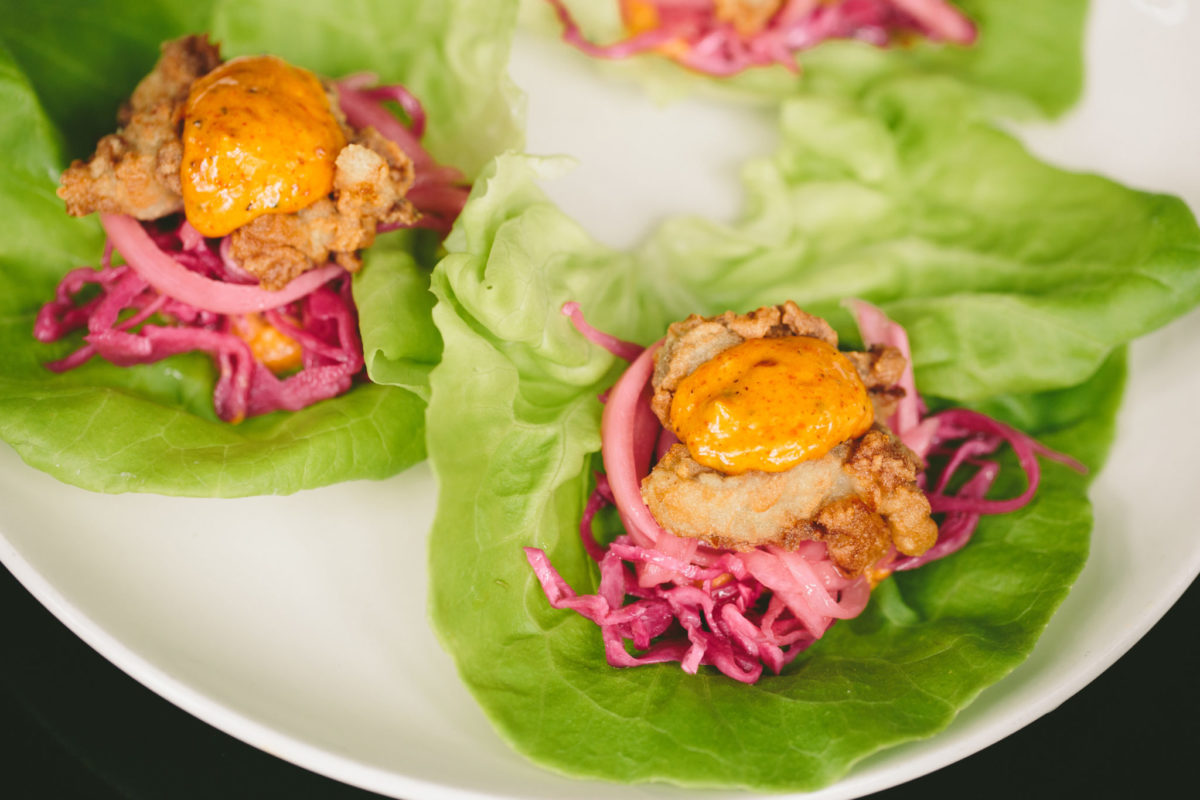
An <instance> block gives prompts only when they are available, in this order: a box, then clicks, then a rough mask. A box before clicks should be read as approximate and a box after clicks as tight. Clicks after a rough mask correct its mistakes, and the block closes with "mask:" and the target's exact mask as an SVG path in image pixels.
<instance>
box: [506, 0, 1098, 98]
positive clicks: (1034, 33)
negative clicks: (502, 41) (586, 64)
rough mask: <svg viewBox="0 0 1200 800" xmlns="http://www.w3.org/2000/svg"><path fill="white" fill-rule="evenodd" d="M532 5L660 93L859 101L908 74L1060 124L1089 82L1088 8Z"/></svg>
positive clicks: (995, 3)
mask: <svg viewBox="0 0 1200 800" xmlns="http://www.w3.org/2000/svg"><path fill="white" fill-rule="evenodd" d="M524 2H525V6H524V8H523V17H524V19H525V20H526V21H527V24H529V25H530V26H532V27H536V28H537V29H538V30H539V31H541V32H543V33H544V34H545V35H548V36H559V37H561V38H562V39H563V40H564V41H565V42H566V43H567V44H568V45H571V46H573V47H575V48H577V49H579V50H582V51H583V52H584V53H586V54H588V56H589V57H594V58H598V59H602V60H603V61H604V63H605V64H606V65H607V66H608V68H609V69H610V70H611V71H612V72H613V73H614V74H617V75H621V76H623V77H625V78H628V79H631V80H637V81H641V82H644V83H645V84H647V86H648V88H649V89H650V90H651V91H653V92H654V93H655V94H656V95H658V96H661V97H664V98H673V97H677V96H679V95H683V94H687V93H690V92H694V91H697V90H701V91H712V90H715V91H717V92H719V93H721V94H726V95H732V96H735V97H738V98H752V99H758V100H766V101H777V100H780V99H782V98H785V97H788V96H789V95H792V94H794V93H795V92H796V91H797V90H800V89H803V88H805V87H808V88H817V89H822V90H825V89H830V88H837V89H838V90H840V91H843V92H846V93H856V92H861V91H863V90H865V89H866V88H867V87H868V85H869V84H871V83H874V82H876V81H879V80H889V79H890V78H892V77H894V76H895V75H896V73H897V72H901V71H903V72H911V73H921V74H928V75H941V76H951V77H953V78H954V79H955V80H958V81H964V82H966V83H969V84H971V85H972V86H974V87H975V88H976V89H978V90H979V94H978V98H977V99H978V101H979V102H981V103H986V104H988V105H990V106H991V107H992V108H993V111H994V113H1003V114H1005V115H1008V116H1016V117H1031V116H1043V115H1049V116H1056V115H1058V114H1060V113H1062V112H1063V111H1065V110H1066V109H1067V108H1068V107H1069V106H1070V105H1071V104H1072V103H1073V102H1074V101H1075V98H1076V97H1077V96H1078V94H1079V88H1080V84H1081V82H1082V76H1083V62H1082V58H1081V55H1082V47H1083V20H1084V17H1085V14H1086V10H1087V2H1086V0H1066V1H1065V2H1059V3H1052V4H1046V3H1040V2H1038V0H952V1H949V2H944V1H943V0H936V1H935V2H925V0H915V1H914V0H903V2H894V0H844V2H833V3H827V2H821V3H811V2H806V1H805V0H786V2H777V1H776V0H601V1H600V2H591V1H590V0H524ZM614 59H618V60H616V61H614Z"/></svg>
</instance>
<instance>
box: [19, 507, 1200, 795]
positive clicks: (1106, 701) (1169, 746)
mask: <svg viewBox="0 0 1200 800" xmlns="http://www.w3.org/2000/svg"><path fill="white" fill-rule="evenodd" d="M1181 524H1189V523H1188V522H1186V521H1181ZM0 626H2V629H3V631H4V639H3V641H4V644H3V647H2V650H0V653H2V655H0V730H2V731H3V734H2V735H0V797H3V798H13V800H16V799H17V798H20V799H21V800H25V798H34V799H36V800H41V798H54V800H68V799H69V798H87V799H88V800H110V799H111V798H154V799H155V800H157V798H170V799H171V800H190V798H205V800H207V799H208V798H230V799H233V800H236V799H237V798H276V797H281V798H304V799H305V800H308V799H309V798H312V799H314V800H334V799H337V800H370V798H377V797H379V795H375V794H373V793H370V792H364V791H361V790H358V789H353V788H351V787H349V786H346V785H344V784H340V783H338V782H336V781H332V780H329V779H327V778H323V777H321V776H319V775H316V774H314V773H311V772H308V771H307V770H304V769H301V768H300V767H296V766H293V765H291V764H288V763H287V762H284V761H281V760H279V759H277V758H275V757H273V756H270V755H267V754H266V753H263V752H261V751H259V750H256V749H254V748H252V747H250V746H249V745H246V744H243V743H242V742H240V741H238V740H236V739H234V738H232V737H230V736H227V735H225V734H224V733H221V732H220V731H218V730H216V729H215V728H212V727H210V726H208V725H207V724H205V723H203V722H201V721H199V720H197V719H196V718H194V717H192V716H190V715H188V714H187V713H185V712H183V711H181V710H179V709H178V708H176V707H175V706H173V705H171V704H170V703H168V702H167V701H166V700H163V699H162V698H160V697H158V696H157V695H155V694H153V693H152V692H150V690H148V689H146V688H145V687H143V686H142V685H141V684H139V683H137V682H136V681H135V680H133V679H132V678H130V677H128V676H127V675H125V674H124V673H123V672H121V671H120V670H118V669H117V668H116V667H114V666H113V665H112V664H110V663H109V662H108V661H106V660H105V659H104V658H103V657H102V656H100V655H99V654H97V653H96V652H95V651H93V650H92V649H91V648H90V647H88V646H87V645H86V644H84V643H83V642H82V641H80V640H79V639H77V638H76V637H75V636H74V634H72V633H71V632H70V631H69V630H67V629H66V628H65V627H64V626H63V625H62V624H61V623H59V622H58V620H56V619H55V618H54V617H53V616H52V615H51V614H50V613H49V612H48V611H46V610H45V609H44V608H42V607H41V605H39V604H38V603H37V601H36V600H34V599H33V597H32V596H31V595H30V594H29V593H28V592H26V591H25V589H24V587H22V586H21V585H20V584H19V583H18V582H17V581H16V579H14V578H13V577H12V575H11V574H10V573H8V571H7V570H4V571H0ZM1198 627H1200V584H1197V583H1194V584H1193V585H1192V587H1191V588H1190V589H1189V590H1188V592H1187V593H1186V594H1185V595H1184V596H1183V598H1181V599H1180V601H1179V602H1178V603H1177V604H1176V605H1175V607H1174V608H1173V609H1172V610H1171V611H1170V612H1169V613H1168V614H1167V616H1166V617H1164V618H1163V620H1162V621H1160V622H1159V624H1158V625H1157V626H1155V627H1154V629H1153V630H1151V631H1150V633H1149V634H1147V635H1146V637H1145V638H1144V639H1143V640H1142V641H1141V642H1139V643H1138V644H1137V645H1136V646H1135V647H1134V648H1133V650H1131V651H1130V652H1129V653H1128V654H1126V656H1125V657H1124V658H1122V659H1121V660H1120V661H1119V662H1117V663H1116V664H1115V665H1113V666H1112V667H1111V668H1110V669H1109V670H1108V671H1107V672H1105V673H1104V674H1103V675H1101V676H1100V678H1098V679H1097V680H1096V681H1095V682H1094V683H1092V684H1091V685H1090V686H1088V687H1086V688H1085V689H1084V690H1083V691H1082V692H1080V693H1079V694H1078V695H1076V696H1075V697H1072V698H1071V699H1069V700H1067V701H1066V702H1065V703H1064V704H1063V705H1062V706H1061V707H1060V708H1059V709H1058V710H1056V711H1054V712H1052V713H1050V714H1048V715H1047V716H1045V717H1043V718H1042V719H1040V720H1038V721H1037V722H1036V723H1034V724H1033V725H1031V726H1029V727H1027V728H1025V729H1023V730H1021V731H1018V732H1017V733H1015V734H1013V735H1012V736H1010V737H1008V738H1007V739H1004V740H1002V741H1000V742H998V743H996V744H994V745H992V746H991V747H990V748H988V749H986V750H984V751H982V752H980V753H978V754H976V755H974V756H972V757H971V758H968V759H966V760H965V761H961V762H959V763H957V764H953V765H951V766H949V767H946V768H945V769H943V770H940V771H939V772H935V773H933V774H932V775H928V776H926V777H924V778H921V779H918V780H916V781H913V782H911V783H908V784H905V785H903V786H900V787H897V788H895V789H892V790H889V791H887V792H882V793H880V794H877V795H873V797H877V798H883V799H884V800H902V799H903V798H918V797H919V798H929V797H949V796H951V795H965V796H967V797H970V798H973V799H974V798H987V797H1019V798H1021V800H1029V798H1041V797H1055V798H1057V797H1076V796H1080V797H1095V798H1104V797H1132V796H1143V795H1145V794H1148V793H1152V792H1154V790H1156V789H1171V788H1174V787H1184V786H1191V787H1192V789H1193V790H1194V789H1195V787H1196V783H1197V778H1196V763H1197V761H1198V760H1200V750H1198V747H1200V634H1198V630H1197V629H1198ZM1185 794H1186V792H1185Z"/></svg>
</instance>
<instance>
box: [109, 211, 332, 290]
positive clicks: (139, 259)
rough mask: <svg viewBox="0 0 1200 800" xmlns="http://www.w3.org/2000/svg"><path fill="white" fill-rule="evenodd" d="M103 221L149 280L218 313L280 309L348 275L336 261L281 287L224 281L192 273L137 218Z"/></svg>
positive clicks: (111, 217)
mask: <svg viewBox="0 0 1200 800" xmlns="http://www.w3.org/2000/svg"><path fill="white" fill-rule="evenodd" d="M100 224H101V225H103V226H104V231H105V233H107V234H108V238H109V241H110V242H112V245H113V247H114V248H115V249H116V250H117V252H119V253H120V254H121V255H122V256H124V257H125V262H126V263H127V264H129V266H130V267H132V268H133V269H134V271H136V272H137V273H138V274H139V275H141V276H142V278H143V279H144V280H145V281H146V283H148V284H150V285H151V286H153V287H154V288H155V289H157V290H158V291H159V292H161V293H162V294H165V295H167V296H168V297H173V298H175V299H176V300H179V301H180V302H183V303H187V304H188V305H190V306H193V307H195V308H199V309H201V310H203V311H211V312H213V313H215V314H249V313H252V312H255V311H266V310H267V309H271V308H279V307H280V306H284V305H287V304H288V303H290V302H292V301H293V300H298V299H299V298H301V297H303V296H304V295H306V294H308V293H309V292H311V291H312V290H313V289H316V288H317V287H318V286H321V285H323V284H325V283H328V282H329V281H330V280H332V279H333V278H336V277H337V276H338V275H342V274H345V270H343V269H342V268H341V267H339V266H335V265H332V264H331V265H329V266H325V267H319V268H317V269H312V270H309V271H308V272H305V273H304V274H302V275H300V276H299V277H298V278H296V279H295V280H293V281H292V282H291V283H289V284H288V285H287V286H285V287H284V288H283V289H280V290H279V291H277V292H271V291H267V290H266V289H262V288H259V287H258V286H249V285H245V284H234V283H224V282H222V281H215V280H212V279H211V278H206V277H204V276H203V275H199V274H197V273H195V272H192V271H191V270H189V269H187V268H186V267H184V266H183V265H182V264H180V263H179V262H178V261H176V260H175V259H174V258H172V257H171V256H169V255H167V254H166V253H164V252H163V251H162V250H161V249H160V248H159V247H158V245H156V244H155V243H154V240H153V239H151V238H150V235H149V234H148V233H146V229H145V228H143V227H142V224H141V223H140V222H138V221H137V220H136V219H134V218H133V217H128V216H125V215H124V214H101V215H100Z"/></svg>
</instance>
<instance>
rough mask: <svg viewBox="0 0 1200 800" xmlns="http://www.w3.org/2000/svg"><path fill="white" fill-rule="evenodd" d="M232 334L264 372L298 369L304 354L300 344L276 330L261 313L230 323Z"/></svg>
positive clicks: (236, 318) (280, 372)
mask: <svg viewBox="0 0 1200 800" xmlns="http://www.w3.org/2000/svg"><path fill="white" fill-rule="evenodd" d="M233 333H234V335H236V336H237V337H238V338H239V339H241V340H242V341H243V342H245V343H246V344H248V345H250V352H252V353H253V354H254V357H255V358H256V359H257V360H258V361H259V362H260V363H261V364H262V365H263V366H264V367H266V368H267V369H269V370H271V372H274V373H275V374H276V375H280V374H282V373H285V372H292V371H293V370H298V369H300V366H301V359H302V356H303V355H304V353H303V351H302V350H301V347H300V343H299V342H297V341H296V340H295V339H293V338H292V337H290V336H288V335H287V334H286V333H284V332H283V331H281V330H279V328H276V327H275V326H274V325H272V324H271V323H270V322H267V320H266V319H265V318H264V317H263V315H262V314H243V315H241V316H239V317H235V318H234V320H233Z"/></svg>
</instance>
